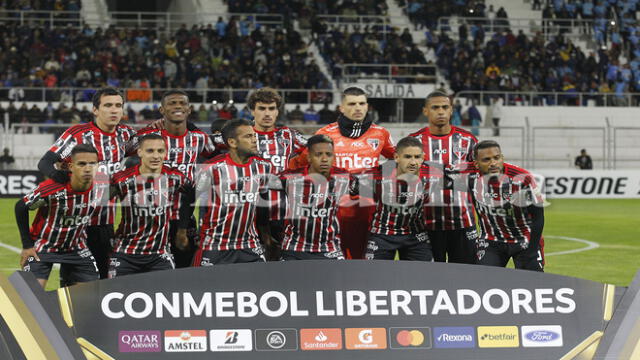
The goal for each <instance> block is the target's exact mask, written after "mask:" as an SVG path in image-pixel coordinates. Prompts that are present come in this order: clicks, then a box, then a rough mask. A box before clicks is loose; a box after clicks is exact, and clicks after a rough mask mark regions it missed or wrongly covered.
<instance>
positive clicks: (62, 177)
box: [38, 151, 69, 184]
mask: <svg viewBox="0 0 640 360" xmlns="http://www.w3.org/2000/svg"><path fill="white" fill-rule="evenodd" d="M59 161H62V158H61V157H60V155H58V154H56V153H54V152H52V151H47V153H46V154H44V156H43V157H42V159H40V161H38V170H40V172H41V173H42V174H43V175H44V176H48V177H50V178H51V179H53V180H54V181H55V182H58V183H61V184H64V183H66V182H68V181H69V174H68V173H67V172H66V171H62V170H58V169H56V167H55V163H57V162H59Z"/></svg>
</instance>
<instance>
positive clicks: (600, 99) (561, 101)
mask: <svg viewBox="0 0 640 360" xmlns="http://www.w3.org/2000/svg"><path fill="white" fill-rule="evenodd" d="M455 97H456V98H466V99H473V100H476V101H477V102H478V103H479V104H481V105H489V104H490V102H491V99H492V98H495V97H499V98H502V101H503V104H504V105H526V106H553V105H566V106H627V107H634V106H638V104H640V93H620V94H616V93H612V92H594V93H590V92H589V93H586V92H569V93H566V92H547V91H531V92H524V91H467V90H465V91H460V92H458V93H456V94H455Z"/></svg>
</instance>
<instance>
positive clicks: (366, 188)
mask: <svg viewBox="0 0 640 360" xmlns="http://www.w3.org/2000/svg"><path fill="white" fill-rule="evenodd" d="M394 160H395V161H387V162H385V163H384V164H383V165H379V166H377V167H375V168H373V169H370V170H367V171H366V172H364V173H363V174H362V175H360V176H358V182H357V187H356V188H355V189H354V194H355V192H357V193H358V194H359V195H360V196H361V197H370V198H373V200H374V202H375V204H376V209H375V212H374V215H373V221H372V222H371V226H370V227H369V233H370V234H369V242H368V244H367V253H366V258H367V259H376V260H393V259H394V258H395V256H396V252H398V253H399V258H400V260H418V261H433V253H432V250H431V244H430V242H429V236H428V235H427V230H426V228H425V220H424V206H425V203H426V201H427V200H428V198H429V193H430V189H431V187H432V186H433V184H435V183H438V182H440V181H441V179H442V170H441V169H440V168H439V167H438V166H437V165H436V167H435V168H434V167H433V165H431V164H430V163H428V162H423V160H424V152H423V150H422V143H421V142H420V141H419V140H418V139H416V138H414V137H406V138H403V139H401V140H400V141H399V142H398V145H397V146H396V152H395V155H394Z"/></svg>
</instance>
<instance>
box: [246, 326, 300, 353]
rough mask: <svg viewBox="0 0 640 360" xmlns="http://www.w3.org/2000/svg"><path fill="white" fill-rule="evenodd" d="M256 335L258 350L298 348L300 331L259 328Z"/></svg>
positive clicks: (290, 349) (291, 349)
mask: <svg viewBox="0 0 640 360" xmlns="http://www.w3.org/2000/svg"><path fill="white" fill-rule="evenodd" d="M255 335H256V339H255V340H256V350H258V351H293V350H298V332H297V331H296V330H295V329H257V330H256V331H255Z"/></svg>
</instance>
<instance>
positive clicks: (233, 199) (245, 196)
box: [222, 190, 259, 204]
mask: <svg viewBox="0 0 640 360" xmlns="http://www.w3.org/2000/svg"><path fill="white" fill-rule="evenodd" d="M258 197H259V196H258V193H257V192H244V191H234V190H227V191H225V192H224V194H223V195H222V202H223V203H224V204H242V203H252V202H256V201H257V200H258Z"/></svg>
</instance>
